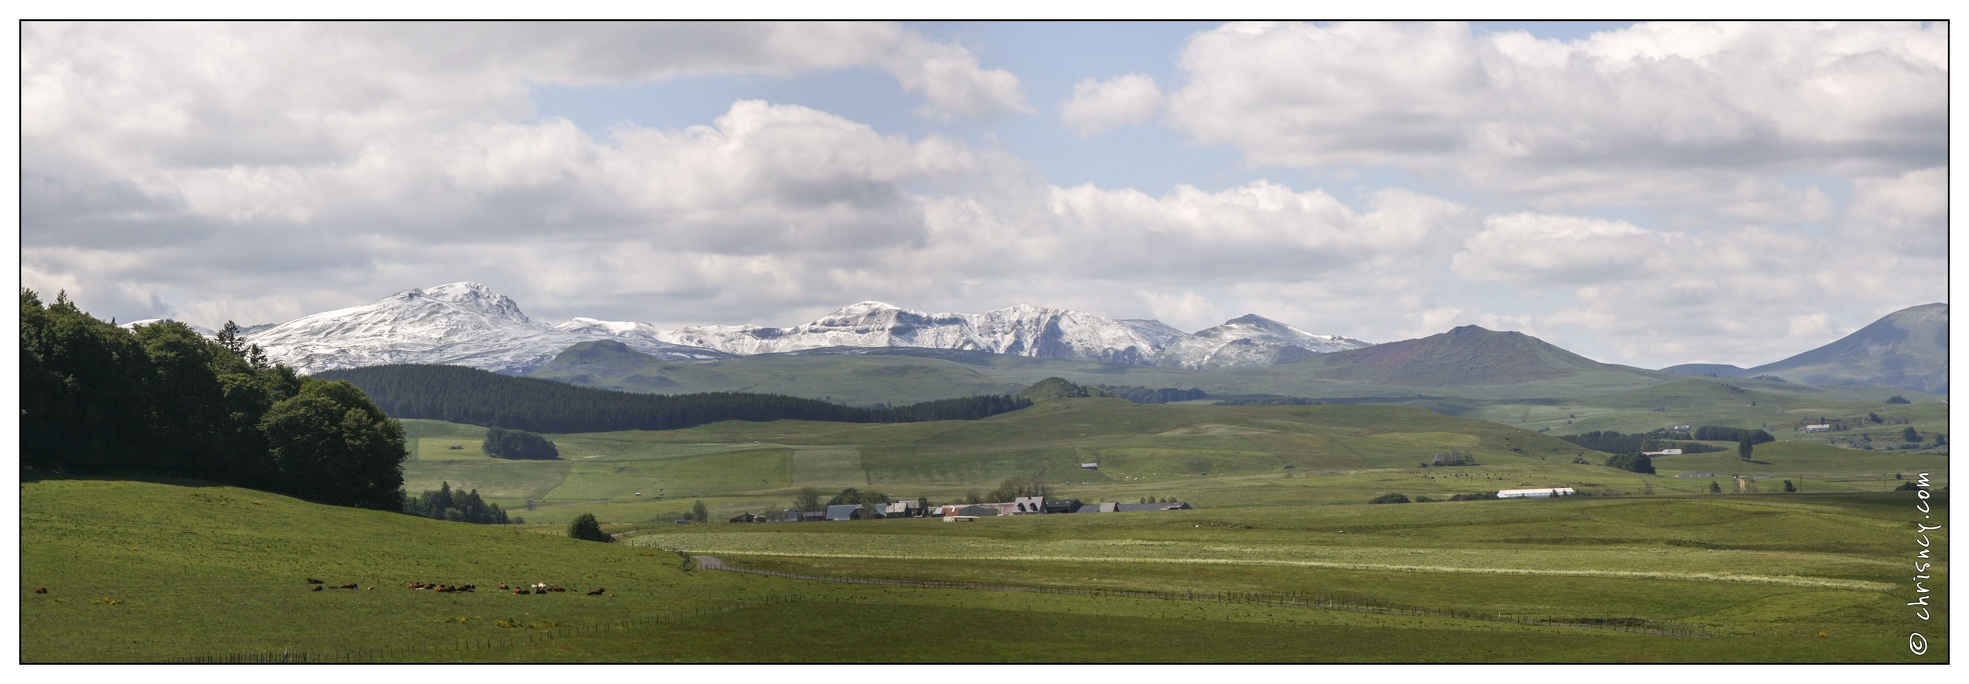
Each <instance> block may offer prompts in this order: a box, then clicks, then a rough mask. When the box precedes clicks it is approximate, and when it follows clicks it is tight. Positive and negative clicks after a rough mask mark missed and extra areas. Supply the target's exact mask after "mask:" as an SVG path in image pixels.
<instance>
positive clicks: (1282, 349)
mask: <svg viewBox="0 0 1969 684" xmlns="http://www.w3.org/2000/svg"><path fill="white" fill-rule="evenodd" d="M244 337H245V338H246V340H247V341H248V342H251V343H253V344H258V345H260V347H261V349H264V350H265V351H266V353H267V357H268V358H269V359H270V360H272V361H275V362H278V363H284V364H287V365H288V366H291V367H293V368H294V369H296V370H299V371H301V372H303V373H313V372H318V371H323V370H330V369H336V368H354V367H361V366H376V365H383V364H391V363H432V364H450V365H459V366H470V367H473V368H480V369H484V370H490V371H494V372H500V373H524V372H527V371H529V370H532V369H534V368H538V367H539V366H540V365H542V364H544V363H546V362H547V361H549V360H551V359H553V358H554V356H555V355H556V354H559V353H560V352H561V351H563V350H565V349H567V348H568V347H571V346H574V345H575V344H579V343H581V342H585V341H589V340H596V339H613V340H617V341H620V342H622V343H623V344H626V345H628V346H629V347H630V348H631V349H634V350H636V351H639V352H643V353H646V354H651V355H654V356H657V357H659V358H662V359H664V360H666V361H673V362H696V361H710V360H715V359H719V358H725V357H726V356H728V355H739V356H749V355H753V354H773V353H782V352H796V351H806V350H813V349H828V348H857V347H860V348H867V347H915V348H928V349H949V350H957V351H980V352H991V353H994V354H1011V355H1016V356H1031V357H1043V358H1059V359H1082V360H1088V361H1103V362H1108V363H1126V364H1138V365H1160V366H1167V367H1174V368H1192V369H1216V368H1241V367H1251V366H1264V365H1270V364H1274V363H1284V362H1287V361H1295V360H1298V359H1302V358H1306V357H1308V356H1312V355H1315V354H1319V353H1324V352H1329V351H1338V350H1343V349H1354V348H1358V347H1363V346H1367V343H1365V342H1361V341H1359V340H1352V339H1348V338H1344V337H1337V336H1332V335H1315V334H1312V333H1308V332H1306V331H1303V330H1300V329H1298V328H1294V327H1292V326H1289V325H1285V324H1283V323H1279V322H1277V321H1272V320H1268V319H1265V318H1261V317H1258V316H1245V317H1243V318H1238V319H1234V320H1231V321H1229V322H1226V323H1225V324H1224V325H1220V326H1217V327H1214V328H1209V329H1207V330H1203V331H1200V332H1198V333H1196V334H1194V335H1192V334H1189V333H1185V332H1183V331H1181V330H1177V329H1176V328H1173V327H1170V326H1168V325H1166V324H1164V323H1162V322H1161V321H1155V320H1141V319H1113V318H1108V317H1107V316H1102V315H1100V314H1094V313H1088V312H1084V311H1072V310H1067V309H1054V308H1047V307H1038V306H1030V305H1019V306H1013V307H1008V308H1004V309H998V310H995V311H987V312H984V313H979V314H960V313H925V312H922V311H916V310H912V309H905V308H902V307H898V306H894V305H890V304H884V303H882V302H872V301H871V302H860V303H857V304H852V305H849V306H847V307H844V308H842V309H840V310H838V311H835V312H833V313H830V314H828V315H826V316H822V317H820V318H819V319H816V320H814V321H812V322H809V323H805V324H802V325H796V326H793V327H790V328H771V327H762V326H755V325H699V326H691V327H687V328H682V329H679V330H663V329H659V328H657V327H656V326H653V325H650V324H648V323H632V322H619V321H604V320H599V319H594V318H572V319H569V320H567V321H566V322H563V323H560V324H558V325H547V324H544V323H540V322H536V321H534V320H533V319H532V318H529V317H527V315H526V314H525V313H524V312H522V311H520V307H519V305H518V304H516V303H514V302H513V300H512V299H510V298H508V297H506V296H504V295H501V294H499V293H497V292H493V291H492V290H490V289H488V288H486V287H485V286H484V285H480V284H478V283H469V282H466V283H451V284H448V285H439V286H437V287H432V288H428V289H421V290H419V289H411V290H404V291H402V292H398V293H396V294H394V295H391V296H389V297H386V298H384V299H382V300H380V301H376V302H373V303H370V304H365V305H362V306H355V307H349V308H346V309H337V310H334V311H325V312H322V313H318V314H313V315H310V316H304V317H301V318H298V319H295V320H292V321H288V322H286V323H282V324H280V325H277V326H273V327H270V328H267V329H264V330H258V331H255V332H251V333H248V334H246V335H245V336H244Z"/></svg>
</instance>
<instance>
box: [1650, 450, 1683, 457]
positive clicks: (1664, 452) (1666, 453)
mask: <svg viewBox="0 0 1969 684" xmlns="http://www.w3.org/2000/svg"><path fill="white" fill-rule="evenodd" d="M1641 453H1642V454H1645V455H1648V456H1680V455H1682V450H1681V449H1662V450H1661V451H1643V452H1641Z"/></svg>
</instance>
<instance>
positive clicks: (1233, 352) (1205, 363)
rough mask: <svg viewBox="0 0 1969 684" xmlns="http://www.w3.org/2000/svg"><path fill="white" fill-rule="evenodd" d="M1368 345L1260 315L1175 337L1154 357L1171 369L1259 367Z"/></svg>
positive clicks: (1249, 315)
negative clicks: (1311, 331) (1314, 332)
mask: <svg viewBox="0 0 1969 684" xmlns="http://www.w3.org/2000/svg"><path fill="white" fill-rule="evenodd" d="M1365 346H1368V344H1367V343H1366V342H1362V341H1360V340H1356V339H1352V338H1347V337H1341V336H1339V335H1316V334H1313V333H1309V332H1306V331H1304V330H1300V329H1298V328H1294V327H1292V326H1289V325H1286V324H1284V323H1280V322H1278V321H1274V320H1272V319H1269V318H1265V317H1263V316H1259V315H1257V314H1247V315H1244V316H1239V317H1237V318H1233V319H1231V320H1228V321H1224V324H1223V325H1220V326H1217V327H1215V328H1206V329H1203V330H1198V331H1196V334H1194V335H1184V336H1182V337H1181V338H1177V339H1175V340H1172V341H1171V342H1170V343H1169V345H1168V346H1167V347H1164V348H1163V350H1162V354H1161V355H1159V356H1157V357H1156V359H1155V365H1158V366H1164V367H1169V368H1190V369H1201V370H1217V369H1223V368H1256V367H1262V366H1270V365H1274V364H1280V363H1288V362H1292V361H1298V360H1300V359H1306V358H1312V357H1314V356H1317V355H1320V354H1325V353H1327V352H1336V351H1346V350H1348V349H1359V348H1361V347H1365Z"/></svg>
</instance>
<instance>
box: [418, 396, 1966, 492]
mask: <svg viewBox="0 0 1969 684" xmlns="http://www.w3.org/2000/svg"><path fill="white" fill-rule="evenodd" d="M1869 408H1871V406H1869ZM1945 408H1946V405H1941V404H1912V405H1887V406H1885V407H1884V408H1881V411H1882V412H1880V413H1879V415H1881V416H1882V418H1883V421H1885V420H1889V418H1888V416H1890V415H1907V416H1913V417H1914V418H1918V419H1919V420H1931V419H1932V420H1937V421H1939V420H1942V419H1945V418H1946V414H1945ZM1859 415H1862V416H1864V415H1865V413H1864V412H1862V413H1860V414H1859ZM1813 419H1814V420H1816V416H1814V418H1813ZM1911 421H1913V422H1911V424H1915V425H1917V426H1918V425H1920V422H1919V421H1914V420H1913V419H1911ZM404 424H405V426H406V431H407V433H408V435H409V436H410V438H411V441H412V442H413V443H415V444H418V445H419V448H418V454H417V456H416V458H414V459H413V460H411V461H410V462H408V463H407V464H406V466H405V471H404V472H405V480H406V485H407V487H408V488H409V489H411V491H422V490H425V489H436V488H437V487H438V485H439V483H440V482H449V483H451V485H452V486H453V487H464V488H466V489H477V490H478V491H479V492H480V494H481V496H485V497H487V498H488V499H489V500H491V501H494V502H496V503H498V504H500V505H501V506H503V507H505V508H507V509H509V510H513V511H514V512H515V514H518V515H522V516H524V517H525V518H526V519H527V520H528V521H530V522H537V523H564V522H566V521H568V520H571V519H572V518H573V517H574V516H576V515H579V514H581V513H593V514H595V515H596V516H598V517H599V518H601V519H602V520H604V521H610V522H622V523H630V522H669V521H671V520H674V519H677V518H678V517H681V516H680V515H679V514H680V513H681V512H683V511H685V510H688V509H689V507H690V505H691V503H692V502H694V501H698V500H702V501H704V503H705V505H706V506H707V507H708V508H709V510H710V511H711V513H712V515H713V517H715V518H718V519H724V518H730V517H732V516H734V515H737V514H738V513H741V512H753V513H759V512H764V511H768V510H771V509H774V508H783V507H785V506H787V505H789V504H790V503H791V502H792V499H793V496H794V495H795V494H796V493H797V492H798V491H799V489H800V488H802V487H814V488H817V489H820V490H822V491H823V492H825V493H826V494H828V495H832V494H833V493H835V492H839V491H840V490H842V489H844V488H848V487H853V488H856V489H859V490H863V491H880V492H882V493H884V494H887V495H889V496H890V497H892V498H896V499H915V498H919V497H922V498H928V499H930V500H931V501H932V502H933V503H948V502H953V501H961V500H963V499H964V498H965V497H966V496H968V495H969V494H971V493H973V492H979V493H982V492H988V491H990V490H991V489H992V488H993V487H995V486H996V485H997V484H998V482H999V481H1001V480H1003V479H1004V478H1006V477H1008V476H1012V475H1024V474H1032V473H1038V474H1041V475H1042V476H1044V477H1045V478H1046V479H1047V480H1048V481H1049V482H1051V483H1053V484H1054V486H1055V488H1056V490H1057V494H1058V495H1059V496H1062V497H1068V498H1078V499H1080V500H1082V501H1088V502H1092V501H1103V500H1106V501H1123V502H1135V501H1139V500H1142V499H1146V498H1158V499H1160V498H1175V499H1179V500H1182V501H1187V502H1189V503H1191V504H1192V505H1195V506H1198V507H1203V508H1226V507H1265V506H1290V505H1307V504H1350V503H1362V502H1365V501H1366V500H1368V499H1370V498H1373V497H1374V496H1378V495H1380V494H1384V493H1390V492H1394V493H1401V494H1405V495H1407V496H1409V497H1411V498H1413V497H1418V496H1426V497H1429V498H1434V499H1447V498H1449V497H1450V496H1454V495H1457V494H1472V493H1481V492H1488V491H1495V490H1499V489H1514V488H1526V487H1557V486H1569V487H1573V488H1575V489H1577V490H1579V491H1581V492H1582V493H1586V494H1591V495H1624V496H1672V495H1696V494H1706V493H1707V491H1708V486H1709V484H1710V482H1712V481H1716V482H1718V483H1720V484H1722V485H1727V486H1728V487H1729V488H1730V490H1731V491H1732V492H1734V491H1736V488H1737V485H1736V484H1735V482H1734V481H1730V480H1729V478H1730V476H1733V475H1742V476H1744V477H1746V478H1749V479H1747V480H1746V484H1745V485H1744V488H1745V490H1746V491H1756V492H1777V491H1782V482H1783V480H1786V479H1789V480H1792V481H1793V485H1794V487H1797V488H1801V489H1802V491H1805V492H1845V491H1883V490H1888V489H1892V488H1894V487H1896V486H1899V485H1900V484H1901V482H1900V481H1896V480H1894V479H1893V478H1894V475H1895V474H1897V473H1898V474H1902V475H1903V476H1910V475H1912V474H1913V473H1915V472H1929V473H1931V477H1932V478H1934V479H1935V480H1936V481H1938V482H1946V480H1947V457H1946V456H1945V455H1942V454H1935V453H1923V452H1914V451H1885V450H1875V451H1864V450H1856V449H1847V448H1842V447H1833V446H1829V445H1824V444H1816V443H1813V442H1810V441H1806V440H1802V439H1792V440H1781V441H1779V442H1775V443H1770V444H1764V445H1760V446H1758V447H1757V449H1756V451H1755V455H1754V457H1753V462H1748V463H1746V462H1743V461H1740V460H1738V458H1737V454H1736V450H1735V445H1734V444H1720V443H1719V444H1718V446H1722V447H1725V451H1721V452H1715V453H1707V454H1688V455H1682V456H1664V457H1660V458H1658V459H1656V462H1655V463H1656V468H1657V471H1658V473H1657V474H1656V475H1641V474H1637V473H1631V472H1627V471H1623V470H1617V469H1612V468H1607V467H1605V466H1603V465H1601V464H1602V463H1604V461H1605V458H1606V456H1607V455H1606V454H1601V453H1598V452H1592V451H1587V450H1585V449H1581V448H1579V447H1576V446H1574V445H1572V444H1569V443H1566V442H1563V441H1560V440H1558V439H1556V438H1553V437H1551V436H1550V435H1549V434H1539V433H1536V432H1531V431H1526V430H1522V429H1519V428H1516V427H1512V426H1508V425H1504V424H1500V423H1496V422H1490V421H1482V420H1473V419H1468V418H1457V417H1450V416H1445V415H1442V414H1438V413H1433V412H1429V411H1424V410H1420V409H1416V408H1413V407H1404V406H1391V405H1385V404H1362V405H1314V406H1210V405H1191V404H1168V405H1139V404H1133V403H1129V402H1127V401H1125V400H1121V399H1113V398H1085V399H1069V400H1059V401H1048V402H1042V403H1040V404H1038V405H1035V406H1033V407H1031V408H1028V409H1024V410H1021V411H1016V412H1013V413H1008V414H1004V415H1000V416H994V417H992V418H989V419H985V420H976V421H942V422H930V423H905V424H855V423H822V422H806V421H774V422H764V423H751V422H742V421H731V422H725V423H717V424H712V425H704V426H699V427H696V428H690V429H685V430H669V431H659V432H651V431H626V432H612V433H590V434H567V435H551V436H550V437H551V438H552V439H553V440H554V442H555V443H556V444H557V445H558V446H559V448H560V450H561V452H562V460H560V461H542V462H526V461H503V460H499V459H490V458H485V457H483V456H482V455H479V454H478V453H477V452H476V451H473V450H471V449H469V448H468V449H460V450H451V449H448V448H441V447H448V446H449V445H451V444H461V443H462V444H464V445H465V446H467V447H475V446H476V442H475V441H472V440H473V438H475V437H477V436H480V435H482V431H480V429H479V428H474V427H469V426H458V425H451V424H446V423H439V422H435V421H419V420H411V421H404ZM1705 424H1706V423H1705ZM1895 427H1898V426H1895ZM1780 432H1783V431H1780ZM1785 434H1789V433H1788V432H1787V433H1785ZM1448 451H1458V452H1461V453H1463V454H1464V455H1465V456H1466V457H1468V458H1472V459H1474V460H1475V462H1476V465H1472V466H1458V467H1438V468H1426V467H1421V465H1422V464H1423V463H1426V462H1428V461H1430V460H1431V457H1432V456H1433V455H1434V454H1436V453H1440V452H1448ZM1575 459H1580V460H1584V461H1586V463H1584V464H1580V463H1574V462H1573V461H1574V460H1575ZM1083 463H1096V464H1098V467H1097V468H1096V469H1083V468H1081V467H1080V465H1081V464H1083ZM1700 472H1707V473H1713V474H1714V476H1713V477H1704V478H1685V477H1675V476H1676V475H1679V474H1682V473H1700ZM1758 475H1768V476H1770V477H1769V478H1765V479H1757V478H1755V477H1754V476H1758ZM529 501H530V502H531V505H532V507H533V508H532V509H531V510H525V507H526V506H527V505H528V502H529Z"/></svg>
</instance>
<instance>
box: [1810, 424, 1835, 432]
mask: <svg viewBox="0 0 1969 684" xmlns="http://www.w3.org/2000/svg"><path fill="white" fill-rule="evenodd" d="M1831 430H1832V425H1831V424H1830V423H1821V424H1818V425H1807V426H1805V431H1806V432H1830V431H1831Z"/></svg>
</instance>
